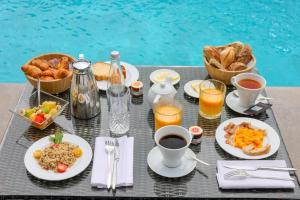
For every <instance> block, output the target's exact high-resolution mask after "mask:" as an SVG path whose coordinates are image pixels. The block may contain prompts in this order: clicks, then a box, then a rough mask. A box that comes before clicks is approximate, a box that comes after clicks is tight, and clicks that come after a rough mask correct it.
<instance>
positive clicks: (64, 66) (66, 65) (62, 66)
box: [57, 56, 69, 69]
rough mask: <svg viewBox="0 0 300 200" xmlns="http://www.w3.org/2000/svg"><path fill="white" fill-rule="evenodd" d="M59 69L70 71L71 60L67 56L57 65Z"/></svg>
mask: <svg viewBox="0 0 300 200" xmlns="http://www.w3.org/2000/svg"><path fill="white" fill-rule="evenodd" d="M57 68H58V69H69V59H68V57H66V56H63V57H61V59H60V61H59V63H58V64H57Z"/></svg>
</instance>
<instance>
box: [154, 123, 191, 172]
mask: <svg viewBox="0 0 300 200" xmlns="http://www.w3.org/2000/svg"><path fill="white" fill-rule="evenodd" d="M167 135H178V136H181V137H182V138H184V139H185V140H186V142H187V144H186V145H185V146H184V147H182V148H180V149H169V148H166V147H163V146H162V145H160V144H159V141H160V140H161V139H162V138H163V137H165V136H167ZM154 140H155V143H156V145H157V146H158V148H159V150H160V152H161V154H162V156H163V164H164V165H165V166H167V167H178V166H179V165H180V164H181V160H182V157H183V155H184V154H185V151H186V149H187V148H188V146H189V145H190V144H191V141H192V135H191V134H190V132H189V131H188V130H187V129H186V128H184V127H181V126H177V125H169V126H164V127H162V128H160V129H158V130H157V131H156V132H155V135H154Z"/></svg>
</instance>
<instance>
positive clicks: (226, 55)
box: [220, 47, 235, 68]
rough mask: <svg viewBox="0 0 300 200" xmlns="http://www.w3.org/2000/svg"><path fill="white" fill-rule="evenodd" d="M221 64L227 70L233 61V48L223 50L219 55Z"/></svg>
mask: <svg viewBox="0 0 300 200" xmlns="http://www.w3.org/2000/svg"><path fill="white" fill-rule="evenodd" d="M220 60H221V64H222V65H223V66H224V67H225V68H227V67H228V66H229V65H231V64H232V63H233V62H234V60H235V50H234V48H233V47H227V48H225V49H224V50H223V51H222V52H221V54H220Z"/></svg>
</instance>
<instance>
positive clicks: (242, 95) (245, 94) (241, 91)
mask: <svg viewBox="0 0 300 200" xmlns="http://www.w3.org/2000/svg"><path fill="white" fill-rule="evenodd" d="M243 79H251V80H254V81H257V82H259V83H260V85H261V87H260V88H257V89H249V88H245V87H243V86H241V85H239V84H238V83H239V81H240V80H243ZM231 83H232V85H234V86H235V87H236V88H237V91H238V95H239V103H240V106H242V107H244V108H249V107H251V106H253V105H255V101H256V99H257V97H258V95H259V94H260V93H261V92H262V91H263V89H264V88H265V87H266V80H265V79H264V77H262V76H260V75H258V74H255V73H242V74H239V75H236V76H234V77H232V78H231Z"/></svg>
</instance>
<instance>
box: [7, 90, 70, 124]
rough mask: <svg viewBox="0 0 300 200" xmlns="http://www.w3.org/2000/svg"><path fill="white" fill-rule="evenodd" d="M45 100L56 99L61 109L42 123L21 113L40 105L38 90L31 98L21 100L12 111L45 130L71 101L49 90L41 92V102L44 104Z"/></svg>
mask: <svg viewBox="0 0 300 200" xmlns="http://www.w3.org/2000/svg"><path fill="white" fill-rule="evenodd" d="M44 101H54V102H56V104H57V105H60V109H59V110H57V112H56V113H55V114H53V115H51V116H50V117H49V118H47V119H45V120H44V121H43V122H41V123H39V122H36V121H33V120H31V119H30V118H28V117H25V116H24V115H22V114H21V113H22V111H23V110H24V109H28V108H33V107H37V106H39V105H38V94H37V91H35V92H34V93H32V95H31V96H30V97H29V99H24V100H20V103H19V106H17V108H16V109H15V110H14V111H13V110H11V112H13V113H14V114H15V115H16V116H18V117H20V118H21V119H23V120H25V121H27V122H29V123H30V124H31V125H32V126H34V127H36V128H38V129H40V130H44V129H45V128H47V127H48V126H49V125H50V124H52V123H53V121H54V119H55V118H56V117H57V116H59V115H60V114H61V113H62V111H63V110H64V109H65V108H66V106H67V105H68V104H69V102H68V101H66V100H64V99H61V98H59V97H56V96H53V95H51V94H49V93H47V92H43V91H41V92H40V103H41V104H42V103H43V102H44Z"/></svg>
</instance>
